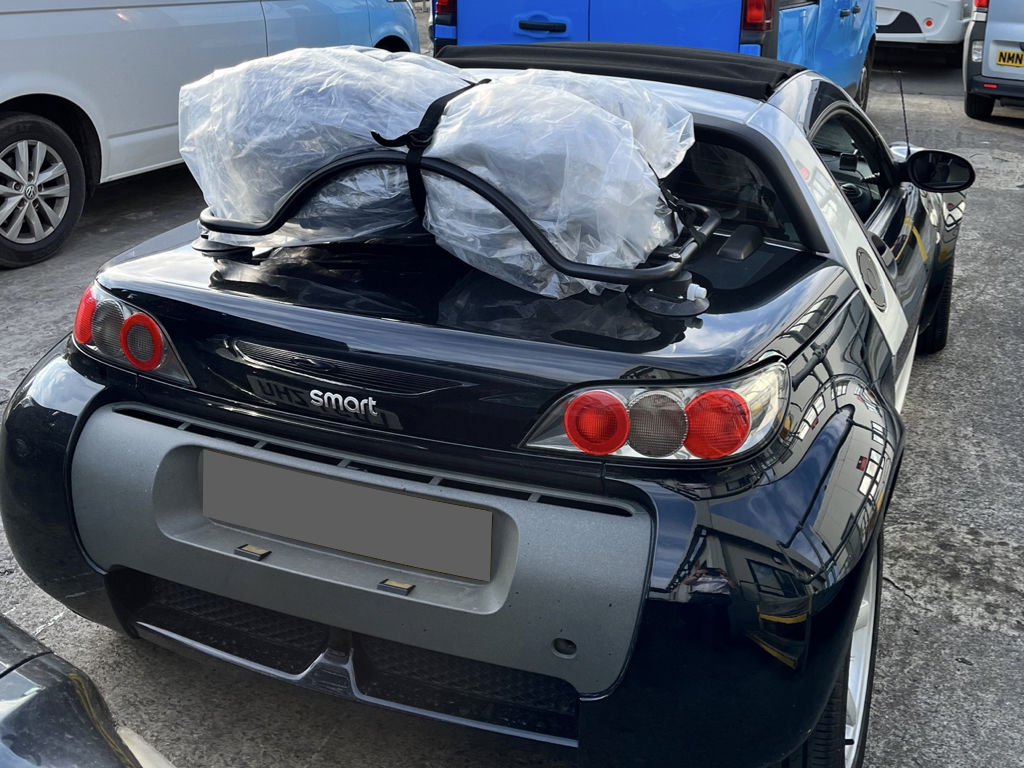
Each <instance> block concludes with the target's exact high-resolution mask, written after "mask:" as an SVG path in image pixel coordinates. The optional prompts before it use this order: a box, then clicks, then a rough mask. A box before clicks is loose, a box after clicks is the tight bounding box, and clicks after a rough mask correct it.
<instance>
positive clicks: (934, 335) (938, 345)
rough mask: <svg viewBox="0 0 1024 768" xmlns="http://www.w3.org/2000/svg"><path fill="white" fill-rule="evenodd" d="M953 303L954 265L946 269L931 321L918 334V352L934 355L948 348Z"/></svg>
mask: <svg viewBox="0 0 1024 768" xmlns="http://www.w3.org/2000/svg"><path fill="white" fill-rule="evenodd" d="M952 305H953V265H952V264H950V265H949V267H948V268H947V270H946V279H945V280H944V281H943V283H942V293H940V294H939V305H938V306H937V307H936V308H935V315H934V316H933V317H932V320H931V322H930V323H928V325H927V326H925V328H924V330H922V331H921V332H920V333H919V334H918V335H917V354H919V355H933V354H935V353H936V352H940V351H942V350H943V349H945V348H946V341H947V340H948V338H949V313H950V309H951V307H952Z"/></svg>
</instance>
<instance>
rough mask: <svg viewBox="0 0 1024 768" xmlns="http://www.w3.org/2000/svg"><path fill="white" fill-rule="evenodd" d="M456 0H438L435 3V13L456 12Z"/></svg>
mask: <svg viewBox="0 0 1024 768" xmlns="http://www.w3.org/2000/svg"><path fill="white" fill-rule="evenodd" d="M456 5H458V3H457V2H456V0H437V2H436V4H435V5H434V13H435V14H438V13H455V6H456Z"/></svg>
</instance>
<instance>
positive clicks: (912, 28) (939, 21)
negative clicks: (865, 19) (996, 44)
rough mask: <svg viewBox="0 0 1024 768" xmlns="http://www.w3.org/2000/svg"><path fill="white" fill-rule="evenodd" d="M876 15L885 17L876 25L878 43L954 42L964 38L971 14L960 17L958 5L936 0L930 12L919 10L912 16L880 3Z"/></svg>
mask: <svg viewBox="0 0 1024 768" xmlns="http://www.w3.org/2000/svg"><path fill="white" fill-rule="evenodd" d="M878 15H879V19H884V20H888V23H886V24H881V23H880V24H879V25H878V27H877V33H876V34H877V36H878V42H880V43H916V44H927V45H936V44H937V45H956V44H957V43H960V42H962V41H963V39H964V35H965V34H966V32H967V25H968V23H969V21H970V18H966V19H962V18H960V9H959V8H950V7H949V4H948V3H942V4H936V5H935V6H934V11H933V13H932V15H931V16H926V15H925V14H924V13H920V15H919V16H917V17H915V16H914V14H911V13H909V12H907V11H904V10H902V9H890V8H885V7H882V6H880V7H879V8H878ZM929 21H931V26H929V25H928V22H929Z"/></svg>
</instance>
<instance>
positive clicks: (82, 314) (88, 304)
mask: <svg viewBox="0 0 1024 768" xmlns="http://www.w3.org/2000/svg"><path fill="white" fill-rule="evenodd" d="M95 312H96V294H95V293H93V292H92V286H91V285H90V286H89V287H88V288H86V289H85V293H83V294H82V300H81V301H79V302H78V311H77V312H76V313H75V341H77V342H78V343H79V344H88V343H89V342H90V341H92V316H93V314H94V313H95Z"/></svg>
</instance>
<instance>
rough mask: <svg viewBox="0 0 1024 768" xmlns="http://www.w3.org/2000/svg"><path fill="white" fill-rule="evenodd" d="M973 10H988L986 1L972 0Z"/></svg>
mask: <svg viewBox="0 0 1024 768" xmlns="http://www.w3.org/2000/svg"><path fill="white" fill-rule="evenodd" d="M974 7H975V8H988V0H974Z"/></svg>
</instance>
